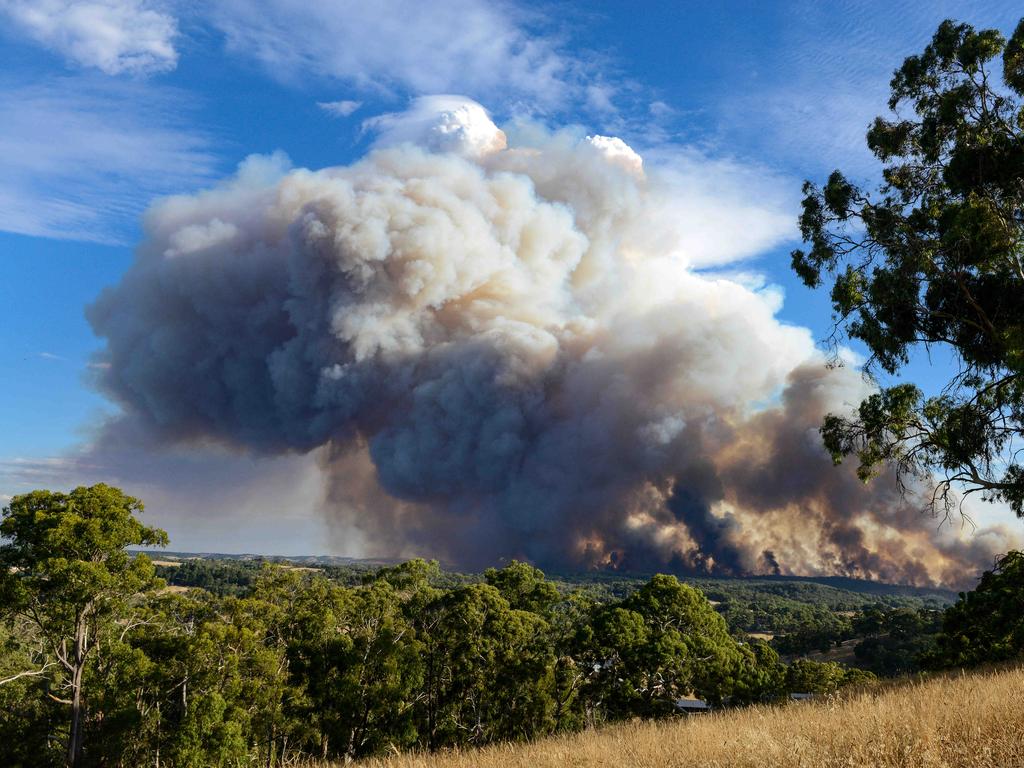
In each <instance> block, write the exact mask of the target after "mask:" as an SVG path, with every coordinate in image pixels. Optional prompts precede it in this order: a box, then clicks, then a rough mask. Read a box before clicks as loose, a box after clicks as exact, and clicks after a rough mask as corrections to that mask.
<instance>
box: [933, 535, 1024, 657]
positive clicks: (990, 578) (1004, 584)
mask: <svg viewBox="0 0 1024 768" xmlns="http://www.w3.org/2000/svg"><path fill="white" fill-rule="evenodd" d="M1022 606H1024V553H1022V552H1009V553H1007V554H1006V555H1004V556H1003V557H1002V558H1001V559H1000V560H999V561H998V562H997V563H996V566H995V567H994V568H993V569H992V570H991V571H987V572H986V573H985V574H984V575H982V577H981V581H980V582H979V584H978V586H977V588H976V589H975V590H974V591H973V592H967V593H962V594H961V595H960V600H959V601H958V602H957V603H956V604H954V605H953V606H951V607H950V608H949V610H947V611H946V615H945V618H944V619H943V622H942V632H941V633H940V634H939V636H938V637H937V639H936V647H935V649H934V651H932V652H931V653H929V654H927V656H926V659H925V660H926V663H927V664H928V665H929V666H931V667H937V668H947V667H967V666H974V665H977V664H985V663H992V662H998V661H1005V660H1008V659H1017V658H1020V657H1021V655H1022V654H1024V610H1022Z"/></svg>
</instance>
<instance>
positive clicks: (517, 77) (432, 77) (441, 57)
mask: <svg viewBox="0 0 1024 768" xmlns="http://www.w3.org/2000/svg"><path fill="white" fill-rule="evenodd" d="M209 15H210V18H211V20H212V23H213V24H214V25H215V26H217V27H218V28H219V29H220V30H221V31H223V33H224V34H225V36H226V38H227V45H228V48H229V49H230V50H233V51H236V52H238V53H241V54H244V55H247V56H251V57H253V58H255V59H256V60H258V61H260V62H262V63H263V64H264V65H265V66H266V67H267V69H268V70H269V71H270V72H272V73H273V74H274V75H275V76H279V77H282V78H285V79H287V78H298V77H299V76H308V75H309V74H315V75H320V76H326V77H329V78H336V79H339V80H343V81H345V82H348V83H351V84H353V85H354V86H356V87H359V88H363V89H367V90H377V91H395V90H398V91H404V92H412V93H444V92H450V91H460V92H464V93H468V94H470V95H471V96H474V97H481V96H484V95H490V96H492V97H493V96H504V97H506V98H508V99H516V98H527V99H529V100H530V101H531V103H532V104H534V105H536V106H539V107H542V108H543V107H553V106H559V102H560V100H561V99H563V97H564V96H565V94H566V91H567V88H568V83H569V82H570V81H571V80H572V79H573V70H574V68H575V67H576V66H578V65H577V64H576V63H575V62H574V61H573V60H570V59H569V58H567V57H566V56H565V55H564V54H562V53H561V52H560V51H559V50H558V48H557V46H556V45H555V43H554V41H553V40H551V39H550V38H547V37H544V36H538V35H535V34H533V33H532V30H529V29H528V26H529V24H528V22H529V19H528V18H526V16H525V15H524V14H522V13H519V12H516V11H515V10H514V9H512V7H511V6H509V5H506V4H495V3H491V2H485V1H484V0H450V2H445V3H423V2H417V1H416V0H379V1H378V2H374V3H363V2H356V0H337V2H330V3H311V2H307V1H306V0H267V2H265V3H263V4H262V6H261V8H260V10H259V12H253V8H252V6H251V4H250V3H248V2H245V1H244V0H224V2H221V3H219V4H217V5H216V7H215V8H213V9H212V10H210V11H209Z"/></svg>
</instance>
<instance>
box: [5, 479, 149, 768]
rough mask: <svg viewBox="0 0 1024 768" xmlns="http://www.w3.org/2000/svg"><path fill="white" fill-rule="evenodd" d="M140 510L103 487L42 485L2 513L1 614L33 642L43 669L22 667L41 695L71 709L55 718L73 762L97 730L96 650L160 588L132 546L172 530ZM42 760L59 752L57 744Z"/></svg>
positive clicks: (21, 637) (131, 500)
mask: <svg viewBox="0 0 1024 768" xmlns="http://www.w3.org/2000/svg"><path fill="white" fill-rule="evenodd" d="M141 511H142V503H141V502H140V501H139V500H138V499H134V498H132V497H131V496H126V495H125V494H123V493H122V492H121V491H120V490H118V489H117V488H111V487H110V486H107V485H102V484H100V485H94V486H92V487H89V488H86V487H80V488H76V489H74V490H73V491H71V493H67V494H64V493H54V492H51V491H33V492H32V493H27V494H23V495H20V496H15V497H14V498H12V499H11V502H10V505H9V506H8V507H6V508H4V510H3V520H2V522H0V536H2V537H3V539H4V540H5V542H6V543H5V544H3V545H2V546H0V612H2V616H3V617H4V618H5V619H7V621H8V623H9V626H10V627H12V628H13V627H17V628H18V632H17V635H16V637H17V638H18V640H19V641H21V642H23V643H26V644H29V645H30V646H31V647H32V650H31V652H30V654H29V656H30V659H29V660H30V661H31V662H32V663H33V664H35V665H37V667H38V668H37V669H35V670H32V669H26V670H22V671H23V672H25V673H26V677H37V678H39V680H38V685H36V686H34V689H35V690H34V691H33V693H34V694H35V695H37V696H46V697H47V698H48V699H50V700H52V701H54V702H55V703H59V704H62V705H64V706H65V707H66V709H64V710H63V711H61V712H59V713H55V714H54V717H55V718H59V721H60V722H61V723H62V726H63V725H64V724H66V726H67V732H66V736H65V737H64V739H63V741H64V742H65V743H66V760H67V763H68V764H69V765H72V766H77V765H81V764H82V761H83V745H84V743H85V740H86V732H87V731H88V730H90V729H92V728H93V727H94V722H93V720H92V719H91V717H90V715H91V713H90V690H91V688H90V684H91V683H92V677H93V674H94V673H95V671H96V665H97V655H98V654H97V653H96V651H97V650H98V649H102V648H104V642H103V641H104V640H106V639H107V638H108V637H109V636H111V635H115V636H116V635H117V634H118V628H117V627H116V626H114V623H115V622H116V621H118V620H120V621H127V622H129V623H130V622H131V621H132V618H131V615H132V609H133V606H132V599H133V597H134V596H135V595H137V594H139V593H141V592H144V591H146V590H150V589H153V588H155V587H157V586H159V585H160V582H159V580H158V579H157V578H156V576H155V573H154V570H153V566H152V564H151V563H150V562H149V559H148V558H147V557H146V556H145V555H136V556H134V557H130V556H129V555H128V554H127V553H126V552H125V547H128V546H138V545H166V543H167V534H166V533H164V532H163V531H161V530H159V529H156V528H148V527H146V526H144V525H143V524H142V523H141V522H139V520H138V519H137V518H136V517H135V514H136V513H138V512H141ZM19 674H20V673H19ZM47 707H48V705H47ZM52 743H54V740H51V739H49V738H48V739H47V742H46V744H47V745H49V744H52ZM40 747H42V745H40ZM39 757H40V759H42V760H44V761H51V762H52V761H53V760H54V759H55V756H54V755H53V751H52V750H51V749H49V748H44V749H42V750H41V752H40V755H39Z"/></svg>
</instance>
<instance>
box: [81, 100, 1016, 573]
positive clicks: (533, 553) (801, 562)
mask: <svg viewBox="0 0 1024 768" xmlns="http://www.w3.org/2000/svg"><path fill="white" fill-rule="evenodd" d="M376 128H377V129H378V130H380V131H381V132H382V133H381V139H380V141H379V142H378V148H377V149H375V150H374V151H372V152H371V153H370V154H369V155H368V156H367V157H366V158H365V159H363V160H362V161H360V162H358V163H356V164H354V165H352V166H348V167H339V168H328V169H325V170H321V171H316V172H313V171H308V170H302V169H296V170H289V169H288V168H287V165H286V162H285V160H284V158H283V157H271V158H251V159H250V160H248V161H246V163H244V164H243V166H242V167H241V169H240V170H239V173H238V175H237V176H236V177H235V178H233V179H231V180H229V181H227V182H225V183H224V184H223V185H221V186H220V187H218V188H216V189H213V190H209V191H206V192H201V193H199V194H196V195H194V196H187V197H177V198H172V199H169V200H167V201H165V202H162V203H160V204H159V205H157V206H156V207H155V208H154V209H152V210H151V211H150V213H149V215H148V217H147V219H146V232H147V237H146V240H145V242H144V243H143V244H142V245H141V246H140V248H139V250H138V255H137V260H136V263H135V264H134V266H133V267H132V268H131V270H130V271H129V273H128V274H127V275H126V277H125V278H124V280H123V281H122V283H121V284H120V285H118V286H117V287H115V288H113V289H112V290H109V291H108V292H106V293H105V294H104V295H103V296H102V297H101V298H100V299H99V300H98V301H97V303H96V304H95V305H94V306H93V307H92V308H91V310H90V314H89V316H90V320H91V322H92V323H93V326H94V328H95V329H96V331H97V333H98V334H100V335H101V336H103V337H105V338H106V339H107V340H108V344H107V349H106V351H105V352H104V355H103V361H102V362H103V363H105V364H107V365H106V367H104V368H103V378H102V382H101V383H102V387H103V389H104V390H105V391H106V392H107V393H109V394H110V395H112V396H113V397H114V398H115V399H117V400H118V401H119V402H120V403H121V404H122V406H123V407H124V411H125V416H124V418H125V419H128V420H131V421H132V422H133V424H134V425H136V426H141V427H143V428H144V429H145V430H147V431H148V433H149V434H151V435H153V436H156V437H157V438H158V439H160V440H163V441H167V442H175V441H189V440H206V441H208V440H211V439H212V440H215V441H218V442H221V443H224V444H226V445H229V446H233V447H238V448H242V449H245V450H250V451H254V452H258V453H268V454H281V453H288V452H309V451H312V450H314V449H320V450H321V452H322V454H323V466H324V469H325V473H326V477H327V481H328V489H329V505H328V506H329V507H330V509H331V510H332V513H333V514H337V515H347V516H350V517H352V519H353V521H354V522H355V523H356V525H358V526H359V527H361V528H363V529H364V530H365V532H366V535H367V537H368V540H369V541H370V542H371V543H373V544H374V545H375V546H376V547H377V548H378V551H379V553H381V554H402V553H406V552H409V551H419V552H421V553H424V554H429V555H434V556H442V557H447V558H450V559H452V560H455V561H457V562H459V563H462V564H466V565H479V564H482V563H492V562H494V561H495V560H496V559H498V558H500V557H511V556H517V557H525V558H529V559H531V560H534V561H536V562H539V563H541V564H543V565H546V566H552V565H554V566H581V565H606V564H611V565H617V566H621V567H633V568H644V569H650V568H655V567H675V568H677V569H680V570H698V571H703V570H707V571H716V572H724V573H745V572H763V571H777V570H780V571H782V572H790V573H819V572H837V573H847V574H857V575H864V576H874V577H882V578H887V579H903V580H909V581H917V582H928V581H945V582H956V581H959V580H962V579H963V578H965V576H966V577H969V576H970V575H973V572H974V570H975V566H976V565H977V564H978V563H981V564H987V563H988V562H990V554H991V552H992V551H993V550H995V549H999V548H1001V547H1002V546H1004V545H1005V542H1004V541H1003V540H1002V539H1000V538H999V537H998V536H997V535H995V534H994V533H993V532H991V531H990V532H988V538H986V537H984V536H983V537H978V538H975V539H974V540H973V542H970V543H965V542H961V541H959V540H957V539H956V538H955V537H954V536H952V534H950V533H948V531H942V532H937V531H936V530H934V529H933V528H929V527H928V524H927V523H925V522H924V521H922V520H921V519H920V517H919V515H918V512H917V510H916V509H915V508H914V507H913V506H912V505H910V504H907V503H904V502H903V501H901V499H899V498H898V496H896V495H895V494H894V493H893V492H892V490H891V488H890V487H889V486H887V485H885V484H884V483H881V484H876V485H875V486H874V487H873V488H870V489H865V488H863V487H862V486H860V485H859V484H858V483H857V482H856V480H855V479H854V478H853V477H852V475H851V473H850V472H848V471H846V470H845V469H833V468H832V467H831V465H830V462H829V461H828V460H827V458H826V457H825V456H824V455H823V452H822V449H821V447H820V443H819V438H818V436H817V433H816V427H817V426H818V424H819V423H820V420H821V417H822V415H823V414H824V413H825V412H826V411H827V410H828V409H830V408H836V407H840V406H842V404H843V403H844V402H845V403H848V402H852V401H856V400H857V399H859V397H860V396H861V395H862V394H863V389H864V385H863V383H862V382H861V381H860V379H859V377H858V376H857V375H856V374H852V373H850V372H847V371H845V370H826V369H825V367H824V365H823V361H822V359H821V357H820V355H819V353H817V352H816V351H815V348H814V345H813V342H812V339H811V337H810V335H809V333H808V331H806V330H805V329H801V328H795V327H792V326H787V325H784V324H782V323H780V322H779V321H778V320H776V319H775V316H774V315H775V312H776V311H777V309H778V306H779V304H778V297H777V295H775V294H774V293H773V292H771V291H767V290H755V289H753V288H751V287H750V286H749V284H745V283H744V282H741V281H738V280H734V279H727V278H726V277H724V276H722V275H721V274H719V275H715V274H713V273H707V272H699V271H696V270H695V267H697V266H703V267H707V266H713V265H716V264H717V265H723V264H725V263H728V262H729V261H730V260H732V259H736V258H739V257H742V256H745V255H748V254H749V249H750V247H751V245H752V243H751V242H750V241H749V240H748V239H744V237H743V236H740V237H738V238H736V237H735V235H734V233H730V232H722V233H721V237H720V238H719V239H718V240H717V241H716V242H714V243H708V244H706V245H702V244H697V245H696V246H694V247H690V248H689V249H683V250H681V248H680V244H686V243H691V244H692V243H693V238H692V230H693V227H694V226H697V227H699V225H700V224H699V222H696V223H695V222H694V221H693V219H692V216H693V211H688V210H687V209H686V208H685V205H683V207H680V200H685V199H686V189H684V188H682V187H681V186H680V185H679V184H678V183H675V182H673V181H672V176H671V174H666V175H665V176H664V177H659V176H658V175H657V173H654V172H650V171H645V168H644V165H643V163H642V161H641V159H640V157H639V156H638V155H637V154H636V153H635V152H634V151H633V150H632V149H630V148H629V147H628V146H627V145H626V144H625V143H624V142H622V141H621V140H619V139H615V138H609V137H602V136H593V137H587V138H585V139H578V138H574V137H572V136H570V135H568V134H556V135H553V136H552V135H547V134H543V133H542V132H539V131H532V140H531V141H530V142H529V144H528V145H526V146H515V147H512V148H507V145H506V137H505V135H504V134H503V133H502V132H501V131H500V130H498V128H497V127H496V126H495V125H494V124H493V123H492V122H491V120H490V119H489V118H488V116H487V114H486V112H485V111H484V110H483V109H482V108H481V107H480V106H479V105H477V104H475V103H472V102H468V101H466V100H459V99H456V98H454V97H443V98H441V99H434V100H421V101H419V102H417V103H415V104H414V106H413V108H412V110H410V113H408V114H406V115H390V116H386V117H384V118H380V119H378V121H377V123H376ZM525 133H527V134H530V133H531V132H530V131H526V132H525ZM417 145H419V146H417ZM762 215H763V213H762ZM688 217H689V218H688ZM787 223H788V218H787ZM747 234H748V235H749V233H747ZM723 243H724V244H725V245H723ZM729 243H733V245H732V246H730V245H729ZM763 244H764V243H763V242H761V243H759V244H758V245H763Z"/></svg>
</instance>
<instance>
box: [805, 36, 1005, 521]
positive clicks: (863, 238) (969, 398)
mask: <svg viewBox="0 0 1024 768" xmlns="http://www.w3.org/2000/svg"><path fill="white" fill-rule="evenodd" d="M1000 55H1001V56H1002V65H1003V66H1002V70H1003V80H1004V83H1005V85H1006V86H1007V88H1006V89H1000V88H999V86H998V85H997V82H998V78H996V77H995V76H994V73H993V71H992V67H993V62H994V60H995V59H996V58H997V57H999V56H1000ZM1022 95H1024V20H1022V22H1021V24H1020V25H1018V27H1017V29H1016V31H1015V32H1014V34H1013V36H1012V37H1011V39H1010V40H1009V41H1008V42H1007V41H1005V40H1004V39H1003V37H1002V35H1001V34H1000V33H999V32H997V31H995V30H980V31H978V30H975V29H974V28H973V27H971V26H969V25H967V24H956V23H954V22H952V21H945V22H943V23H942V24H941V25H940V26H939V28H938V31H937V32H936V33H935V36H934V37H933V39H932V41H931V43H930V44H929V45H928V46H927V47H926V48H925V50H924V52H923V53H922V54H921V55H918V56H911V57H909V58H908V59H906V61H905V62H904V63H903V65H902V67H900V69H898V70H897V71H896V73H895V74H894V75H893V78H892V82H891V98H890V100H889V107H890V109H892V110H897V109H903V111H904V113H907V112H909V113H912V117H908V118H906V119H902V118H897V119H895V120H886V119H884V118H881V117H879V118H877V119H876V120H875V122H874V124H873V125H872V127H871V129H870V130H869V131H868V134H867V140H868V146H869V147H870V148H871V150H872V151H873V152H874V154H875V155H876V156H877V157H878V159H879V160H880V161H881V162H882V163H883V165H884V172H883V173H884V179H885V183H884V184H883V185H882V186H881V188H880V189H879V190H878V192H877V193H876V194H874V195H872V194H869V193H868V192H866V191H863V190H860V189H858V188H857V187H856V186H854V185H853V184H852V183H850V182H849V181H848V180H847V179H846V178H845V177H844V176H843V175H842V174H841V173H840V172H839V171H836V172H834V173H833V174H832V175H831V176H830V177H829V179H828V181H827V183H826V184H825V185H824V186H823V187H821V188H817V187H815V186H814V185H813V184H811V183H810V182H808V183H806V184H805V185H804V194H805V197H804V201H803V209H802V213H801V216H800V222H799V223H800V231H801V234H802V236H803V238H804V240H805V242H807V243H808V244H809V246H810V247H809V248H808V249H807V250H797V251H794V252H793V261H792V264H793V269H794V270H795V271H796V273H797V274H798V275H799V276H800V277H801V278H802V279H803V281H804V282H805V283H806V284H807V285H808V286H810V287H817V286H819V285H821V283H822V282H823V280H824V279H825V276H831V278H832V280H833V285H832V292H831V296H832V304H833V309H834V312H835V321H836V327H837V333H838V332H839V330H840V329H845V331H846V332H847V333H848V334H849V336H850V337H852V338H854V339H858V340H860V341H862V342H863V343H864V344H865V345H866V346H867V348H868V349H869V350H870V353H871V359H870V360H869V364H868V370H871V369H872V368H874V367H875V366H877V367H880V368H881V369H882V370H884V371H885V372H887V373H889V374H895V373H896V372H898V371H899V370H900V369H901V368H902V367H903V366H904V365H905V364H906V363H907V362H908V360H909V355H910V353H911V350H912V349H914V348H916V347H918V346H925V347H929V346H931V345H936V344H938V345H946V346H948V347H950V348H951V349H952V350H953V352H954V353H955V357H956V359H957V360H958V361H959V363H960V368H959V371H958V372H957V374H956V375H955V376H954V377H953V378H952V379H951V380H950V381H949V382H948V383H947V385H946V387H945V389H944V391H943V392H942V393H941V394H939V395H937V396H934V397H927V398H926V397H925V396H924V395H923V394H922V392H921V391H920V390H919V389H917V388H916V387H914V386H912V385H909V384H900V385H896V386H893V387H888V388H884V389H882V390H881V391H880V392H879V393H877V394H875V395H872V396H871V397H869V398H868V399H867V400H865V401H864V402H863V403H862V404H861V405H860V408H859V409H858V410H857V412H856V413H854V414H847V415H842V414H839V415H830V416H829V417H828V418H827V419H826V420H825V422H824V425H823V426H822V435H823V437H824V441H825V445H826V447H827V448H828V450H829V451H830V452H831V454H832V456H833V458H834V459H835V460H836V461H837V462H839V461H841V460H842V459H843V458H844V457H846V456H851V455H852V456H855V457H856V458H857V460H858V462H859V470H858V472H859V475H860V477H861V478H862V479H864V480H867V479H869V478H870V477H872V476H873V475H875V474H876V473H877V472H878V469H879V467H881V466H884V465H890V466H893V467H895V468H896V470H897V472H898V475H899V477H901V478H905V477H907V476H915V477H919V478H930V477H931V474H930V473H932V472H937V473H939V474H940V476H941V477H942V478H944V479H943V480H942V481H941V482H940V484H939V485H938V487H937V488H936V489H935V490H936V494H935V497H934V500H935V501H936V502H937V503H939V502H944V503H945V505H946V508H947V509H948V508H949V505H950V504H952V494H951V490H952V489H954V488H957V487H960V488H963V489H964V490H965V491H966V492H967V493H981V494H982V495H983V496H985V497H990V498H998V499H1003V500H1005V501H1006V502H1007V503H1009V504H1010V505H1011V507H1012V508H1013V509H1014V511H1015V512H1016V513H1017V514H1018V516H1024V469H1022V467H1021V465H1020V464H1019V454H1018V452H1017V449H1018V448H1019V447H1020V446H1019V445H1018V443H1019V441H1020V439H1021V436H1022V417H1024V313H1022V312H1021V306H1024V217H1022V214H1021V211H1022V209H1024V107H1022V106H1021V105H1020V103H1019V102H1018V101H1017V100H1015V98H1016V97H1020V96H1022Z"/></svg>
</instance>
